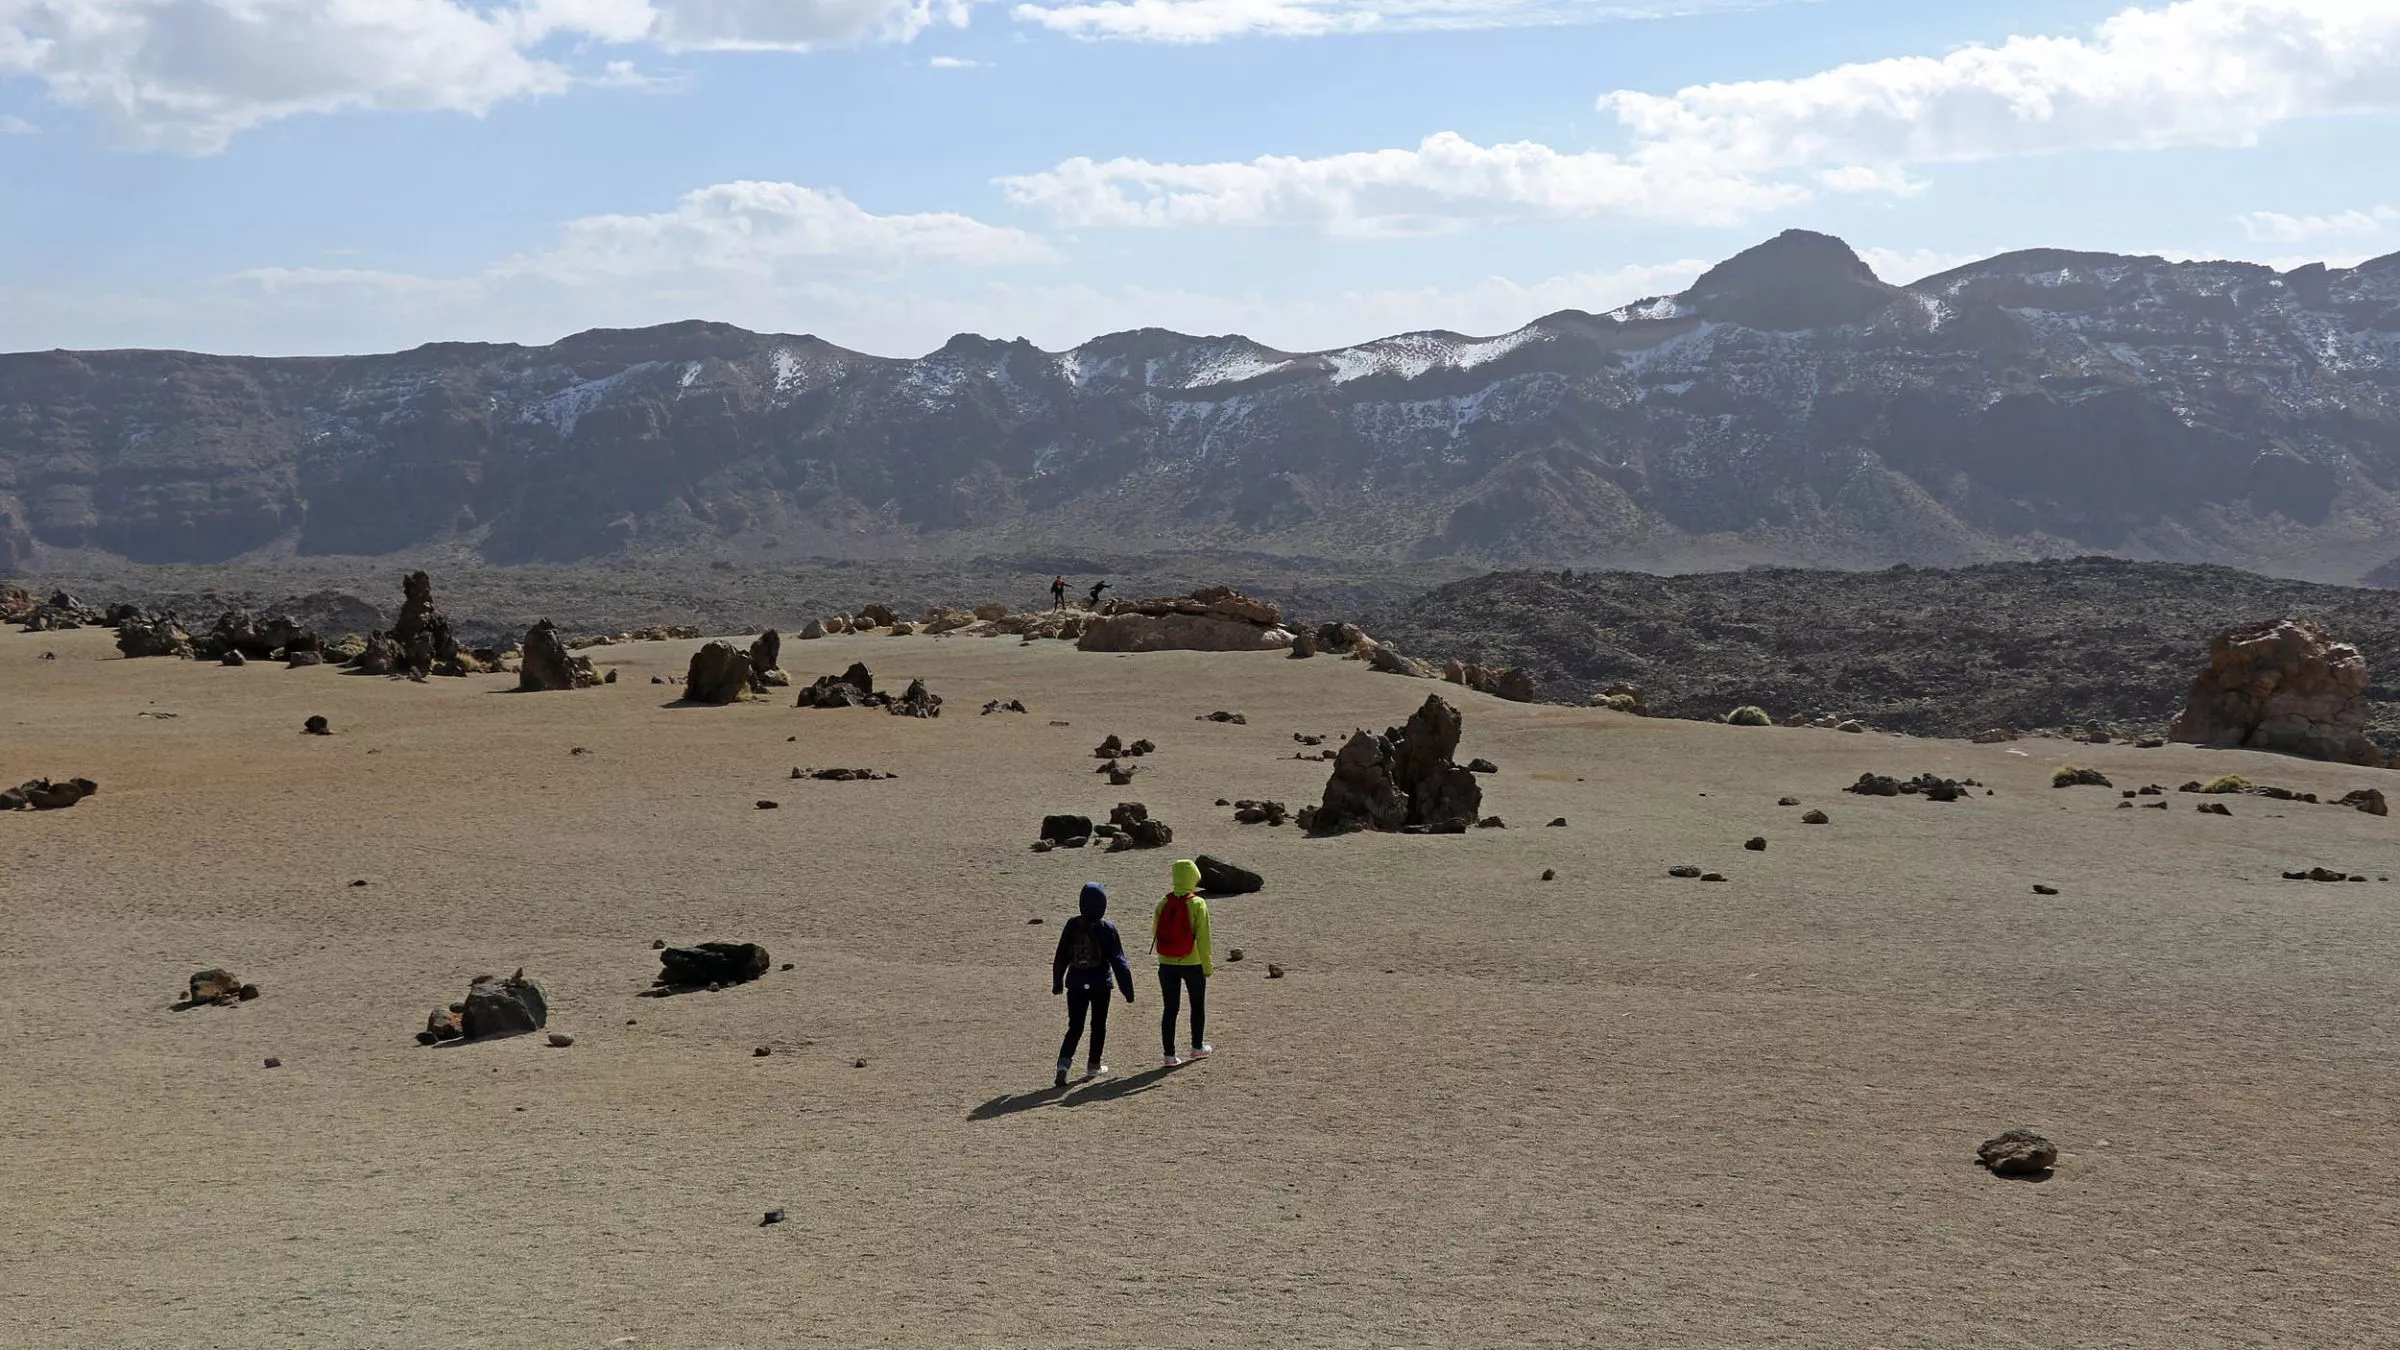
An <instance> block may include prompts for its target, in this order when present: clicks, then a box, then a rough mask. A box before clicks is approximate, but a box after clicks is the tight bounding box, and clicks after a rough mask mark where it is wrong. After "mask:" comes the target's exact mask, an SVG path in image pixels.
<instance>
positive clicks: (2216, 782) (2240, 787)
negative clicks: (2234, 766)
mask: <svg viewBox="0 0 2400 1350" xmlns="http://www.w3.org/2000/svg"><path fill="white" fill-rule="evenodd" d="M2200 790H2201V791H2202V792H2215V793H2220V794H2222V793H2227V792H2248V791H2249V790H2250V780H2249V779H2247V778H2244V777H2242V776H2241V775H2240V774H2238V773H2229V774H2227V775H2225V776H2224V777H2222V778H2211V779H2209V780H2208V781H2207V782H2205V783H2202V784H2201V785H2200Z"/></svg>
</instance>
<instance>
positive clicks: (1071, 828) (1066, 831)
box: [1040, 815, 1092, 844]
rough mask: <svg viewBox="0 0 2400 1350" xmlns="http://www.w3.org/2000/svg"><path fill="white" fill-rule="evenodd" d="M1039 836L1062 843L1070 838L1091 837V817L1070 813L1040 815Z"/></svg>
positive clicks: (1052, 841)
mask: <svg viewBox="0 0 2400 1350" xmlns="http://www.w3.org/2000/svg"><path fill="white" fill-rule="evenodd" d="M1040 837H1041V838H1042V839H1044V840H1046V841H1048V842H1050V843H1053V844H1063V843H1065V842H1067V841H1068V840H1070V839H1089V838H1091V837H1092V818H1091V817H1090V816H1071V815H1056V816H1044V817H1042V832H1041V835H1040Z"/></svg>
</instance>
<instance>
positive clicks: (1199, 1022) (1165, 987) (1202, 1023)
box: [1158, 963, 1208, 1056]
mask: <svg viewBox="0 0 2400 1350" xmlns="http://www.w3.org/2000/svg"><path fill="white" fill-rule="evenodd" d="M1187 989H1188V990H1190V991H1191V994H1192V1048H1193V1049H1194V1050H1197V1049H1199V1048H1200V1047H1201V1046H1203V1045H1205V1044H1207V1043H1208V1036H1207V1034H1206V1033H1207V1030H1208V975H1207V973H1206V972H1205V971H1203V970H1201V969H1200V967H1198V966H1170V965H1166V964H1163V963H1162V964H1161V965H1160V966H1159V968H1158V993H1159V998H1160V1000H1161V1001H1162V1002H1164V1003H1165V1004H1166V1011H1165V1012H1164V1013H1162V1014H1160V1016H1159V1019H1158V1038H1159V1041H1160V1042H1161V1043H1162V1044H1164V1045H1165V1046H1166V1047H1167V1054H1168V1055H1170V1056H1172V1055H1173V1054H1174V1053H1175V1014H1176V1013H1177V1012H1178V1011H1179V1010H1181V1008H1182V1006H1183V994H1184V991H1185V990H1187Z"/></svg>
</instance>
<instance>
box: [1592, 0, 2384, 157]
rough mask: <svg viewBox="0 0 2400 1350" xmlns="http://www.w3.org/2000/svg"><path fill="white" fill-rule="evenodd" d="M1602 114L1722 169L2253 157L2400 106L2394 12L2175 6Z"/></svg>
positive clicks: (1648, 144)
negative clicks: (2168, 152) (2297, 132)
mask: <svg viewBox="0 0 2400 1350" xmlns="http://www.w3.org/2000/svg"><path fill="white" fill-rule="evenodd" d="M1599 106H1600V108H1601V109H1602V110H1603V111H1606V112H1611V113H1614V114H1615V115H1616V117H1617V118H1618V120H1619V121H1620V122H1621V123H1623V125H1624V126H1625V127H1626V129H1627V130H1629V131H1630V132H1631V133H1632V134H1633V135H1634V137H1635V139H1636V141H1637V143H1638V146H1639V149H1638V152H1637V153H1638V154H1639V155H1640V156H1641V157H1643V158H1646V159H1651V158H1666V157H1684V156H1692V157H1698V158H1701V159H1703V160H1705V161H1706V162H1708V163H1710V164H1713V165H1716V166H1718V167H1719V168H1720V169H1722V170H1724V171H1725V172H1729V173H1764V172H1772V171H1776V170H1789V169H1802V168H1818V169H1836V170H1850V169H1854V168H1855V169H1861V170H1865V171H1867V172H1889V171H1890V170H1892V169H1893V168H1895V167H1897V166H1900V165H1907V164H1931V163H1941V162H1949V161H1964V160H1977V159H1996V158H2003V157H2008V156H2018V155H2039V154H2051V153H2056V152H2060V151H2068V150H2141V149H2157V148H2163V147H2169V146H2240V145H2248V144H2251V143H2252V142H2253V141H2255V140H2256V139H2257V137H2258V135H2259V133H2260V132H2262V131H2264V130H2266V129H2267V128H2269V127H2271V126H2274V125H2275V124H2277V123H2279V122H2285V121H2289V120H2291V119H2294V118H2302V117H2323V116H2332V115H2338V114H2343V113H2356V112H2367V111H2374V110H2386V109H2391V108H2395V107H2400V4H2393V3H2390V0H2183V2H2182V3H2179V4H2171V5H2166V6H2163V7H2158V8H2152V9H2127V10H2125V11H2123V12H2122V13H2120V14H2118V15H2116V16H2115V17H2113V18H2111V19H2109V20H2107V21H2106V22H2104V23H2102V24H2100V25H2099V27H2098V28H2097V29H2096V30H2095V31H2094V32H2093V34H2092V36H2091V37H2090V38H2088V39H2086V38H2074V37H2013V38H2010V39H2008V40H2007V41H2006V42H2003V43H2001V44H2000V45H1998V46H1996V47H1995V46H1969V47H1963V48H1961V49H1959V50H1957V51H1954V52H1951V53H1950V54H1948V55H1947V56H1941V57H1926V56H1912V57H1901V58H1895V59H1892V60H1886V61H1871V62H1866V63H1863V64H1859V65H1848V66H1841V67H1838V68H1836V69H1833V70H1827V71H1823V72H1820V73H1818V74H1814V75H1810V76H1806V77H1804V78H1801V79H1794V80H1755V81H1749V82H1744V83H1739V84H1709V85H1695V86H1693V87H1691V88H1688V89H1684V90H1680V91H1678V92H1676V93H1674V94H1670V95H1655V94H1646V93H1639V92H1635V91H1631V90H1620V91H1618V92H1615V93H1611V94H1607V95H1604V96H1602V98H1601V99H1600V101H1599Z"/></svg>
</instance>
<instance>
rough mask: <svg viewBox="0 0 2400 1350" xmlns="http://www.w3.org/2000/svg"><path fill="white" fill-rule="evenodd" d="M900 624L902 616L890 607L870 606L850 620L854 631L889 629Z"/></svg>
mask: <svg viewBox="0 0 2400 1350" xmlns="http://www.w3.org/2000/svg"><path fill="white" fill-rule="evenodd" d="M898 622H900V616H899V614H898V613H896V612H895V611H894V610H893V609H892V607H891V606H889V605H868V606H867V607H865V608H864V609H861V610H859V611H858V613H857V614H856V615H854V616H853V617H852V618H851V620H850V627H851V628H852V629H854V630H855V629H861V628H889V627H891V626H892V625H893V624H896V623H898Z"/></svg>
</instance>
